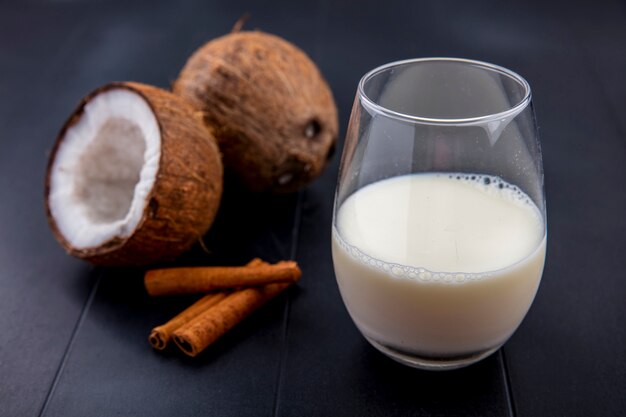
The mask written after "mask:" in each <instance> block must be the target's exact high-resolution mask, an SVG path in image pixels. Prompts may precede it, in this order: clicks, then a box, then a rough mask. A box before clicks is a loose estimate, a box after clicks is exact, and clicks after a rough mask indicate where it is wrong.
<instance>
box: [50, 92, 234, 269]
mask: <svg viewBox="0 0 626 417" xmlns="http://www.w3.org/2000/svg"><path fill="white" fill-rule="evenodd" d="M111 89H126V90H130V91H132V92H134V93H136V94H138V95H140V96H141V97H142V98H143V99H144V100H145V101H146V102H147V103H148V105H149V106H150V108H151V109H152V111H153V113H154V115H155V117H156V119H157V123H158V126H159V130H160V134H161V157H160V162H159V167H158V172H157V174H156V179H155V182H154V185H153V188H152V191H151V192H150V194H149V196H148V198H147V199H146V201H145V207H144V210H143V217H142V218H141V220H140V221H139V223H138V225H137V227H136V229H135V231H134V232H133V233H132V235H130V236H129V237H127V238H119V237H116V238H113V239H111V240H109V241H107V242H105V243H104V244H102V245H100V246H98V247H92V248H86V249H77V248H75V247H73V246H72V245H71V244H70V243H69V242H68V241H67V240H66V239H65V238H64V236H63V235H62V234H61V233H60V232H59V229H58V228H57V226H56V223H55V220H54V218H53V217H52V215H51V212H50V207H49V205H48V195H49V192H50V175H51V172H50V171H51V168H52V165H53V161H54V158H55V155H56V153H57V150H58V149H59V145H60V144H61V142H62V140H63V138H64V136H65V133H66V132H67V130H68V129H69V128H70V127H71V126H73V125H74V124H75V123H76V122H77V121H78V120H79V119H80V117H81V115H82V113H83V110H84V107H85V105H86V104H87V103H88V102H89V101H90V100H91V99H93V98H94V97H95V96H96V95H98V94H100V93H102V92H105V91H108V90H111ZM222 188H223V167H222V162H221V156H220V153H219V149H218V146H217V142H216V140H215V138H214V136H213V135H212V134H211V132H210V131H209V130H208V129H207V128H206V126H205V125H204V123H203V122H202V118H201V116H199V115H198V113H197V112H196V111H195V110H194V109H193V108H192V107H191V106H190V105H189V104H188V103H186V102H185V101H183V100H182V99H180V98H179V97H177V96H175V95H174V94H172V93H170V92H168V91H164V90H161V89H159V88H156V87H151V86H148V85H144V84H138V83H133V82H125V83H111V84H108V85H105V86H103V87H100V88H98V89H97V90H95V91H93V92H92V93H91V94H89V95H88V96H87V97H85V98H84V99H83V100H82V101H81V103H80V104H79V106H78V108H77V109H76V110H75V111H74V113H73V114H72V115H71V116H70V118H69V119H68V121H67V122H66V123H65V125H64V126H63V128H62V129H61V132H60V133H59V135H58V138H57V141H56V143H55V145H54V148H53V150H52V153H51V156H50V160H49V164H48V170H47V175H46V191H45V197H46V210H47V215H48V221H49V223H50V226H51V228H52V231H53V233H54V235H55V237H56V238H57V240H58V241H59V242H60V243H61V245H62V246H63V247H64V248H65V249H66V251H67V252H68V253H69V254H71V255H73V256H77V257H79V258H82V259H85V260H87V261H90V262H92V263H94V264H99V265H114V266H125V265H146V264H150V263H154V262H160V261H165V260H171V259H173V258H175V257H176V256H177V255H179V254H181V253H182V252H184V251H186V250H187V249H189V248H190V247H191V246H192V245H193V244H194V243H195V242H196V241H197V240H198V239H199V238H200V237H201V236H202V235H203V234H204V233H205V232H206V231H207V230H208V229H209V227H210V226H211V224H212V222H213V220H214V218H215V215H216V213H217V210H218V207H219V203H220V198H221V195H222Z"/></svg>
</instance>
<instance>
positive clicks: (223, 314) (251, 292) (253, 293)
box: [172, 284, 290, 357]
mask: <svg viewBox="0 0 626 417" xmlns="http://www.w3.org/2000/svg"><path fill="white" fill-rule="evenodd" d="M289 285H290V284H269V285H265V286H263V287H256V288H246V289H243V290H240V291H236V292H234V293H232V294H230V295H229V296H228V297H226V298H225V299H223V300H222V301H220V302H219V303H218V304H217V305H215V306H213V307H212V308H210V309H208V310H206V311H204V312H203V313H201V314H200V315H198V316H196V317H195V318H194V319H193V320H191V321H190V322H189V323H187V324H185V325H183V326H181V327H179V328H178V329H176V330H175V331H174V333H173V334H172V336H173V338H174V343H176V345H177V346H178V347H179V348H180V349H181V350H182V351H183V352H184V353H185V354H187V355H189V356H192V357H193V356H196V355H197V354H198V353H200V352H202V351H203V350H204V349H205V348H206V347H207V346H209V345H210V344H211V343H213V342H214V341H216V340H217V339H219V338H220V337H221V336H222V335H224V334H225V333H226V332H227V331H228V330H230V329H232V328H233V327H235V326H236V325H237V324H238V323H240V322H241V321H242V320H243V319H244V318H246V317H247V316H248V315H249V314H250V313H252V312H253V311H254V310H256V309H257V308H259V307H261V306H262V305H263V304H265V303H266V302H267V301H269V300H270V299H272V298H273V297H275V296H276V295H278V294H280V293H281V292H282V291H283V290H285V289H286V288H287V287H289Z"/></svg>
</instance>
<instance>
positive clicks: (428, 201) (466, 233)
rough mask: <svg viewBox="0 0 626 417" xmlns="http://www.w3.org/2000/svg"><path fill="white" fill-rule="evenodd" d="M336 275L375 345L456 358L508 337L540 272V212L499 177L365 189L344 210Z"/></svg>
mask: <svg viewBox="0 0 626 417" xmlns="http://www.w3.org/2000/svg"><path fill="white" fill-rule="evenodd" d="M334 224H335V226H334V227H333V238H332V251H333V261H334V265H335V273H336V276H337V282H338V284H339V289H340V291H341V295H342V297H343V299H344V302H345V305H346V307H347V309H348V312H349V313H350V315H351V317H352V318H353V320H354V322H355V323H356V325H357V326H358V328H359V329H360V330H361V332H362V333H363V334H364V335H365V336H366V337H367V338H368V339H370V340H371V341H373V342H374V343H378V344H380V345H383V346H384V347H386V348H391V349H394V350H397V351H400V352H403V353H407V354H417V355H423V356H427V357H454V356H461V355H469V354H474V353H478V352H484V351H486V350H489V349H494V348H497V347H498V346H500V345H501V344H502V343H504V342H505V341H506V340H507V339H508V338H509V336H510V335H511V334H512V333H513V331H514V330H515V329H516V328H517V326H518V325H519V324H520V322H521V321H522V319H523V318H524V315H525V314H526V312H527V311H528V308H529V307H530V304H531V303H532V300H533V298H534V296H535V293H536V291H537V287H538V285H539V281H540V279H541V274H542V271H543V265H544V258H545V251H546V231H545V227H544V221H543V218H542V215H541V213H540V211H539V209H538V208H537V207H536V206H535V204H534V203H533V202H532V201H531V199H530V198H529V197H528V196H527V195H526V194H524V193H523V192H522V191H521V190H520V189H519V188H517V187H515V186H513V185H511V184H507V183H506V182H504V181H503V180H501V179H499V178H498V177H493V176H484V175H467V174H458V175H457V174H416V175H407V176H401V177H395V178H391V179H387V180H383V181H379V182H376V183H373V184H370V185H368V186H366V187H364V188H361V189H360V190H358V191H357V192H355V193H354V194H352V195H351V196H350V197H348V198H347V199H346V200H345V201H344V203H343V204H342V205H341V206H340V207H339V208H338V210H337V213H336V219H335V223H334Z"/></svg>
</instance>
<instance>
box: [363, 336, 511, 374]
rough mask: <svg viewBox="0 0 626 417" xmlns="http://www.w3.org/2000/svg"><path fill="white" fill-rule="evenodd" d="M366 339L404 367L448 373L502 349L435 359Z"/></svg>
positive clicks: (496, 348) (497, 347)
mask: <svg viewBox="0 0 626 417" xmlns="http://www.w3.org/2000/svg"><path fill="white" fill-rule="evenodd" d="M365 339H367V341H368V342H370V343H371V344H372V346H374V347H375V348H376V349H378V350H379V351H381V352H382V353H384V354H385V355H387V356H389V357H390V358H391V359H393V360H394V361H396V362H400V363H401V364H403V365H408V366H410V367H412V368H417V369H424V370H428V371H447V370H452V369H458V368H463V367H465V366H469V365H471V364H473V363H476V362H478V361H480V360H482V359H484V358H486V357H487V356H489V355H491V354H492V353H494V352H495V351H496V350H498V349H499V348H500V346H496V347H495V348H492V349H488V350H486V351H481V352H475V353H470V354H467V355H459V356H451V357H443V358H435V357H428V356H418V355H416V354H412V353H411V354H409V353H407V352H402V351H399V350H396V349H394V348H390V347H387V346H384V345H381V344H380V343H378V342H376V341H375V340H372V339H370V338H369V337H367V336H365Z"/></svg>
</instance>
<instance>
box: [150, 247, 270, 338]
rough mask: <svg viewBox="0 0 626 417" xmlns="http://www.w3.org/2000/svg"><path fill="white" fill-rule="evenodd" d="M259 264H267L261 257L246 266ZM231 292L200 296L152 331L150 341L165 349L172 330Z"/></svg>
mask: <svg viewBox="0 0 626 417" xmlns="http://www.w3.org/2000/svg"><path fill="white" fill-rule="evenodd" d="M259 265H267V263H266V262H263V261H262V260H261V259H259V258H254V259H253V260H251V261H250V262H248V264H247V265H246V266H259ZM228 294H230V291H228V292H219V293H212V294H207V295H205V296H204V297H202V298H200V299H199V300H198V301H196V302H195V303H193V304H192V305H191V306H189V307H188V308H186V309H185V310H183V311H182V312H180V313H179V314H178V315H177V316H176V317H174V318H173V319H171V320H170V321H168V322H167V323H165V324H163V325H161V326H157V327H155V328H154V329H152V331H151V332H150V336H148V341H149V342H150V344H151V345H152V347H153V348H155V349H158V350H163V349H165V348H166V347H167V345H168V343H169V341H170V339H171V337H172V332H173V331H174V330H176V329H178V328H179V327H180V326H182V325H183V324H186V323H188V322H190V321H191V320H192V319H193V318H194V317H196V316H198V315H199V314H200V313H202V312H204V311H206V310H208V309H209V308H211V307H213V306H214V305H216V304H217V303H219V302H220V301H222V300H223V299H224V298H226V296H227V295H228Z"/></svg>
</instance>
